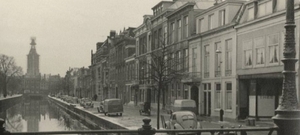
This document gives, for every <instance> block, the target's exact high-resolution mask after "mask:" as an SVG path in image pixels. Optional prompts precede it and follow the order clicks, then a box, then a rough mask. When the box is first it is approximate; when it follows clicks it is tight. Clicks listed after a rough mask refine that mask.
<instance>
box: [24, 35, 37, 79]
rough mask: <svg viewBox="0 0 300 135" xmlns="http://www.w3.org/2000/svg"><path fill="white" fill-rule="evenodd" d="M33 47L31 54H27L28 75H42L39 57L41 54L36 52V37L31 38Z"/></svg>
mask: <svg viewBox="0 0 300 135" xmlns="http://www.w3.org/2000/svg"><path fill="white" fill-rule="evenodd" d="M30 45H31V48H30V51H29V54H28V55H27V73H26V74H27V76H31V77H36V76H40V69H39V62H40V61H39V57H40V55H38V54H37V52H36V43H35V37H32V38H31V43H30Z"/></svg>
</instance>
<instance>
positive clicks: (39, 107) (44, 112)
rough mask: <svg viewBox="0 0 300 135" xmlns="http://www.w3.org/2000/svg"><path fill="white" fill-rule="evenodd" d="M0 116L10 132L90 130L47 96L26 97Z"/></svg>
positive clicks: (0, 113)
mask: <svg viewBox="0 0 300 135" xmlns="http://www.w3.org/2000/svg"><path fill="white" fill-rule="evenodd" d="M0 117H1V118H4V119H5V121H6V123H5V128H6V130H8V131H10V132H38V131H76V130H90V128H88V127H87V126H85V125H84V124H82V123H80V121H78V120H76V119H74V118H73V117H72V116H70V115H68V114H67V113H66V112H65V111H64V110H63V109H61V108H59V107H58V106H56V105H54V104H51V102H49V101H48V99H47V98H35V99H32V98H26V99H25V98H24V99H23V100H22V102H20V103H19V104H16V105H14V106H12V107H11V108H9V109H7V110H6V111H3V112H0Z"/></svg>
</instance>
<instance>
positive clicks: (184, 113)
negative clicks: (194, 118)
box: [173, 111, 195, 115]
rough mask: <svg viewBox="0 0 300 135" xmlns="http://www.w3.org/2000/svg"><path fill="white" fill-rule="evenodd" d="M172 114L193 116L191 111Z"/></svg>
mask: <svg viewBox="0 0 300 135" xmlns="http://www.w3.org/2000/svg"><path fill="white" fill-rule="evenodd" d="M173 114H176V115H187V114H190V115H195V114H194V113H193V112H191V111H176V112H173Z"/></svg>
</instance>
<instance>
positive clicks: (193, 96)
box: [191, 86, 199, 115]
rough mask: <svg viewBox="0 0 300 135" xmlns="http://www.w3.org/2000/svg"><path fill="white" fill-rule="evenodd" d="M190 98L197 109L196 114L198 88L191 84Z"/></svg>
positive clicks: (197, 112)
mask: <svg viewBox="0 0 300 135" xmlns="http://www.w3.org/2000/svg"><path fill="white" fill-rule="evenodd" d="M191 99H192V100H194V101H195V102H196V107H197V111H196V114H197V115H198V114H199V101H198V100H199V88H198V87H197V86H192V88H191Z"/></svg>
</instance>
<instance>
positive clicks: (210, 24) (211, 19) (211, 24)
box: [208, 14, 214, 30]
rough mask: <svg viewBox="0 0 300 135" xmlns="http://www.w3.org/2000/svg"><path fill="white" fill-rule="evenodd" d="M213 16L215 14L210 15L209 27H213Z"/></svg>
mask: <svg viewBox="0 0 300 135" xmlns="http://www.w3.org/2000/svg"><path fill="white" fill-rule="evenodd" d="M213 17H214V14H211V15H209V16H208V29H209V30H210V29H212V28H213Z"/></svg>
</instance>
